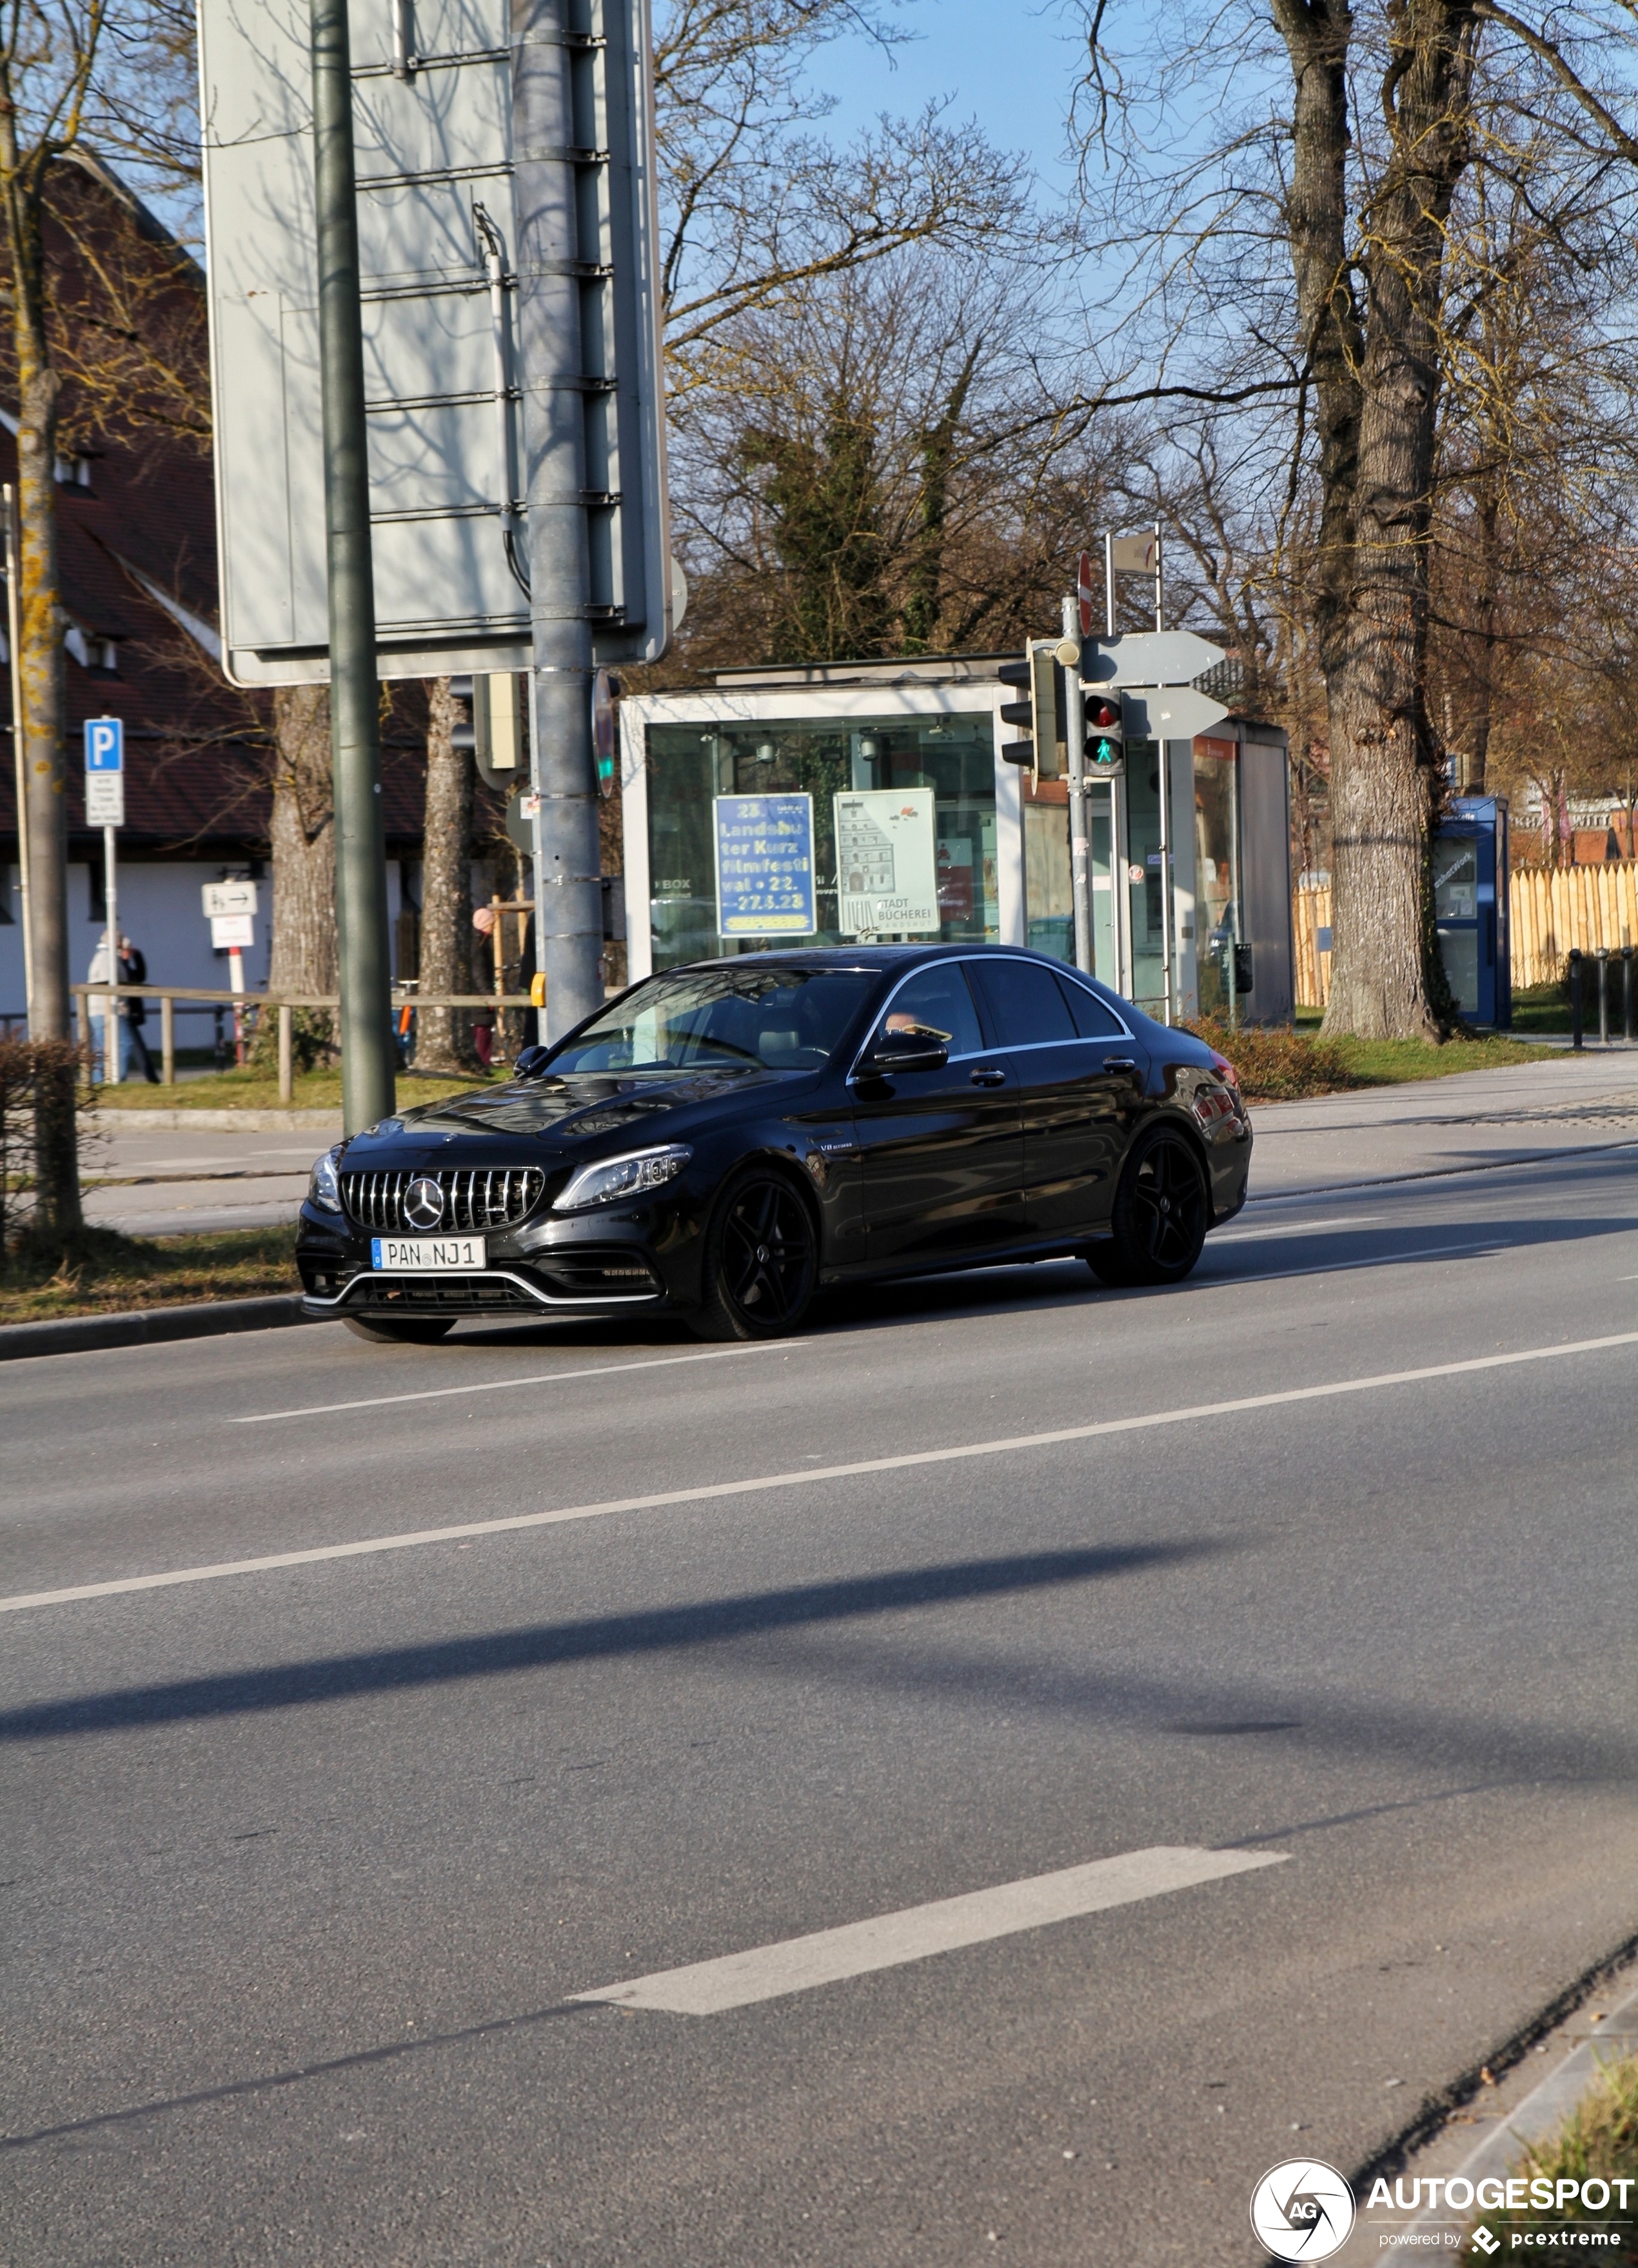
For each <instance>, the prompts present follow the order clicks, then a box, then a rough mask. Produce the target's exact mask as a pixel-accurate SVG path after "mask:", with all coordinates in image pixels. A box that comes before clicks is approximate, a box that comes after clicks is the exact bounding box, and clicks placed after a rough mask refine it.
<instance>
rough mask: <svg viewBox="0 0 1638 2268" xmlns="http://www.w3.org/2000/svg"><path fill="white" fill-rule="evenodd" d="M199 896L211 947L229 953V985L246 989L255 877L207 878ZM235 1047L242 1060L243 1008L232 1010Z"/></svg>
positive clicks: (235, 989)
mask: <svg viewBox="0 0 1638 2268" xmlns="http://www.w3.org/2000/svg"><path fill="white" fill-rule="evenodd" d="M200 896H201V898H202V901H203V904H204V909H205V917H206V919H207V920H208V921H209V924H210V949H211V951H212V952H213V953H225V954H227V971H228V976H227V981H228V989H229V990H230V991H232V992H240V993H242V992H243V991H244V990H245V961H244V955H245V951H246V946H253V945H254V943H255V942H256V908H257V903H258V895H257V890H256V885H255V884H254V883H253V882H252V881H248V880H246V881H235V882H206V883H205V884H204V885H203V886H202V889H201V891H200ZM233 1051H234V1054H235V1056H236V1057H238V1059H239V1062H240V1063H243V1062H244V1060H245V1026H244V1016H243V1011H242V1010H240V1009H239V1008H238V1007H235V1008H234V1011H233Z"/></svg>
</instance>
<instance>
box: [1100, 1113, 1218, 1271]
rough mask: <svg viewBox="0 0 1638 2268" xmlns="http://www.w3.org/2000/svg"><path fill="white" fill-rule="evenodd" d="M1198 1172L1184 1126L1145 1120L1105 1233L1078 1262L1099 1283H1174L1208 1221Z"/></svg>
mask: <svg viewBox="0 0 1638 2268" xmlns="http://www.w3.org/2000/svg"><path fill="white" fill-rule="evenodd" d="M1210 1217H1211V1215H1210V1200H1209V1198H1208V1196H1207V1191H1206V1175H1205V1172H1204V1170H1203V1168H1202V1167H1201V1162H1200V1160H1199V1158H1198V1157H1197V1155H1196V1154H1195V1151H1194V1145H1193V1143H1191V1142H1190V1140H1189V1138H1188V1137H1187V1136H1186V1134H1178V1133H1174V1132H1173V1131H1172V1129H1171V1128H1170V1127H1169V1126H1151V1127H1150V1129H1149V1130H1148V1131H1147V1132H1146V1133H1143V1134H1140V1135H1139V1136H1138V1138H1137V1140H1136V1141H1135V1143H1134V1144H1133V1145H1132V1149H1131V1152H1130V1154H1129V1155H1128V1159H1127V1161H1126V1167H1125V1169H1124V1171H1123V1172H1122V1174H1121V1175H1120V1185H1119V1187H1118V1188H1117V1189H1116V1190H1115V1199H1114V1204H1113V1207H1112V1208H1111V1211H1110V1218H1109V1226H1110V1231H1111V1233H1110V1236H1109V1240H1108V1241H1107V1242H1106V1243H1103V1244H1095V1245H1093V1246H1092V1248H1091V1250H1090V1251H1089V1252H1088V1253H1087V1255H1086V1264H1087V1266H1088V1267H1089V1268H1090V1269H1091V1271H1092V1273H1093V1275H1094V1276H1096V1277H1097V1278H1098V1281H1099V1283H1102V1284H1109V1285H1115V1286H1117V1287H1122V1286H1126V1285H1139V1284H1180V1283H1181V1282H1182V1281H1183V1279H1184V1278H1185V1277H1186V1276H1187V1275H1189V1274H1191V1273H1192V1272H1193V1270H1194V1263H1196V1261H1198V1259H1199V1258H1200V1256H1201V1248H1203V1246H1204V1244H1205V1241H1206V1231H1207V1229H1208V1226H1210Z"/></svg>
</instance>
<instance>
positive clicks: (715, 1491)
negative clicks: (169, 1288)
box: [0, 1331, 1638, 1614]
mask: <svg viewBox="0 0 1638 2268" xmlns="http://www.w3.org/2000/svg"><path fill="white" fill-rule="evenodd" d="M1625 1346H1638V1331H1615V1332H1612V1333H1611V1334H1610V1336H1609V1337H1605V1338H1597V1339H1566V1340H1564V1341H1562V1342H1561V1344H1559V1345H1557V1346H1539V1347H1523V1348H1521V1349H1519V1350H1518V1351H1517V1352H1516V1353H1513V1354H1483V1355H1476V1356H1472V1357H1470V1358H1468V1359H1466V1360H1465V1361H1462V1362H1436V1363H1429V1364H1427V1365H1426V1366H1424V1367H1422V1368H1421V1369H1419V1370H1385V1371H1378V1372H1376V1373H1373V1374H1372V1375H1371V1376H1370V1377H1365V1378H1338V1379H1333V1380H1331V1381H1328V1382H1327V1383H1326V1385H1324V1386H1289V1387H1286V1388H1282V1390H1281V1391H1279V1392H1277V1393H1274V1394H1245V1395H1238V1396H1237V1397H1236V1399H1235V1400H1233V1401H1231V1402H1194V1403H1188V1404H1187V1405H1186V1407H1184V1408H1182V1409H1179V1410H1150V1411H1147V1412H1145V1413H1144V1414H1143V1415H1142V1416H1141V1417H1136V1418H1100V1419H1099V1420H1098V1422H1097V1423H1096V1424H1095V1425H1062V1426H1058V1427H1055V1428H1054V1430H1053V1431H1052V1432H1049V1433H1010V1434H1006V1435H1003V1436H1002V1437H1001V1438H999V1439H998V1440H993V1441H963V1442H961V1443H959V1445H957V1446H955V1447H951V1448H947V1449H912V1450H907V1451H905V1452H904V1453H903V1454H900V1455H899V1456H896V1457H868V1458H864V1459H863V1460H861V1461H860V1462H858V1463H856V1464H851V1465H810V1466H809V1467H807V1469H805V1470H804V1471H802V1472H795V1473H759V1474H757V1475H756V1476H754V1477H753V1478H752V1479H750V1480H744V1481H705V1482H702V1483H701V1484H700V1486H699V1487H697V1488H684V1489H664V1490H660V1491H657V1492H656V1493H655V1494H653V1495H651V1496H624V1497H613V1498H611V1499H608V1500H607V1501H606V1502H604V1503H601V1504H571V1505H564V1506H561V1507H560V1508H558V1509H557V1510H555V1511H552V1512H520V1513H511V1514H510V1515H509V1516H507V1517H506V1518H505V1519H502V1520H470V1521H463V1522H462V1523H461V1525H460V1526H459V1527H458V1528H410V1529H407V1530H405V1531H403V1532H401V1533H400V1534H398V1535H365V1536H360V1537H359V1538H358V1540H357V1541H356V1543H320V1544H315V1545H313V1546H312V1547H310V1548H309V1549H308V1550H305V1551H271V1552H267V1553H265V1554H263V1555H262V1556H261V1557H259V1558H255V1559H221V1560H217V1561H216V1562H215V1563H214V1564H213V1565H209V1566H203V1567H173V1568H171V1569H169V1570H168V1571H167V1572H165V1573H164V1574H160V1575H122V1576H120V1577H118V1578H117V1579H116V1580H114V1581H112V1582H107V1583H76V1584H74V1585H72V1586H70V1587H68V1588H66V1589H63V1590H59V1591H18V1592H16V1593H14V1594H12V1596H11V1597H10V1598H0V1614H15V1613H17V1612H18V1609H21V1608H23V1607H62V1606H68V1605H70V1604H71V1603H72V1602H75V1601H77V1600H79V1599H110V1598H113V1597H114V1596H116V1595H117V1594H120V1593H121V1592H125V1591H164V1590H169V1589H170V1588H172V1587H173V1586H174V1585H176V1584H179V1583H213V1582H216V1581H218V1580H220V1579H221V1578H222V1577H223V1576H224V1575H261V1574H266V1573H268V1572H270V1571H271V1570H273V1569H275V1568H278V1567H312V1566H317V1565H319V1564H320V1561H322V1560H326V1559H363V1558H367V1557H370V1556H371V1554H373V1553H375V1552H378V1551H408V1550H415V1548H416V1547H418V1546H419V1545H421V1544H423V1543H457V1542H459V1541H461V1540H462V1539H464V1538H467V1537H471V1536H474V1535H511V1534H514V1533H516V1532H517V1531H518V1530H520V1529H523V1528H555V1527H556V1526H558V1525H560V1524H561V1523H562V1522H563V1521H571V1520H604V1519H606V1518H607V1517H608V1516H609V1514H610V1513H617V1512H657V1511H663V1510H665V1508H667V1507H668V1506H672V1505H675V1504H710V1503H715V1502H721V1501H722V1500H723V1499H726V1498H728V1497H735V1496H760V1495H762V1494H763V1493H765V1492H768V1491H773V1490H775V1489H791V1488H812V1486H813V1485H814V1484H816V1483H818V1482H821V1481H844V1480H857V1479H861V1478H863V1476H865V1475H867V1474H870V1473H898V1472H907V1471H909V1470H910V1469H912V1468H914V1467H915V1466H917V1465H951V1464H959V1462H961V1461H962V1460H963V1459H964V1458H967V1457H999V1456H1008V1455H1012V1454H1017V1451H1019V1450H1020V1449H1051V1448H1056V1447H1061V1445H1062V1444H1063V1443H1064V1442H1066V1441H1095V1440H1101V1439H1102V1438H1103V1437H1105V1435H1108V1434H1112V1433H1143V1432H1150V1431H1151V1430H1152V1429H1154V1428H1155V1427H1157V1426H1162V1425H1192V1424H1193V1423H1194V1421H1195V1419H1196V1418H1233V1417H1238V1416H1240V1415H1241V1414H1242V1413H1244V1412H1245V1411H1246V1410H1277V1409H1280V1408H1282V1406H1283V1405H1284V1404H1286V1403H1295V1402H1326V1401H1329V1400H1332V1399H1333V1398H1334V1397H1336V1396H1337V1395H1344V1394H1371V1393H1376V1392H1377V1391H1378V1390H1380V1389H1381V1388H1385V1387H1389V1386H1417V1385H1420V1384H1421V1383H1422V1382H1423V1381H1425V1380H1428V1379H1433V1378H1465V1377H1471V1376H1472V1375H1473V1374H1474V1373H1476V1372H1479V1371H1484V1370H1509V1369H1512V1368H1514V1367H1515V1366H1517V1365H1518V1364H1520V1363H1525V1362H1557V1361H1560V1360H1561V1359H1564V1358H1565V1357H1566V1356H1568V1355H1573V1354H1599V1353H1602V1352H1604V1351H1606V1350H1607V1349H1609V1348H1611V1347H1625Z"/></svg>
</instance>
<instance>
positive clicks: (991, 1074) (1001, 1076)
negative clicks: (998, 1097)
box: [973, 1069, 1007, 1086]
mask: <svg viewBox="0 0 1638 2268" xmlns="http://www.w3.org/2000/svg"><path fill="white" fill-rule="evenodd" d="M1006 1083H1007V1074H1006V1072H1005V1071H993V1070H988V1069H987V1070H984V1071H974V1072H973V1086H1005V1085H1006Z"/></svg>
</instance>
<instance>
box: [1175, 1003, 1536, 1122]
mask: <svg viewBox="0 0 1638 2268" xmlns="http://www.w3.org/2000/svg"><path fill="white" fill-rule="evenodd" d="M1316 1023H1317V1019H1316ZM1188 1028H1189V1030H1190V1031H1192V1032H1194V1033H1197V1034H1198V1035H1199V1036H1200V1037H1201V1039H1202V1040H1205V1041H1206V1042H1208V1044H1209V1045H1210V1046H1212V1047H1214V1048H1216V1049H1217V1050H1218V1052H1219V1054H1221V1055H1223V1056H1226V1057H1228V1059H1229V1061H1230V1063H1231V1064H1233V1065H1234V1067H1235V1069H1236V1071H1238V1073H1239V1075H1240V1092H1241V1093H1242V1094H1244V1095H1245V1099H1246V1101H1248V1102H1299V1101H1303V1100H1304V1097H1306V1096H1308V1095H1311V1094H1340V1093H1341V1092H1343V1091H1345V1090H1346V1089H1348V1088H1349V1087H1359V1086H1399V1084H1400V1083H1401V1082H1402V1081H1405V1080H1407V1079H1448V1078H1449V1077H1451V1074H1452V1073H1453V1072H1455V1071H1494V1070H1496V1069H1499V1068H1501V1067H1503V1066H1505V1065H1507V1064H1529V1063H1556V1062H1562V1061H1565V1060H1567V1058H1566V1057H1565V1054H1564V1051H1563V1049H1556V1048H1555V1049H1548V1048H1543V1047H1538V1046H1533V1045H1531V1042H1528V1041H1524V1040H1515V1039H1509V1038H1508V1037H1506V1036H1504V1035H1500V1034H1489V1033H1486V1034H1480V1033H1466V1032H1458V1034H1457V1035H1456V1036H1455V1037H1454V1038H1452V1039H1449V1040H1447V1041H1445V1042H1444V1043H1443V1046H1439V1045H1436V1043H1435V1042H1432V1041H1431V1040H1356V1039H1351V1038H1348V1037H1346V1036H1339V1037H1337V1038H1335V1039H1325V1038H1322V1037H1321V1036H1320V1035H1319V1033H1318V1029H1317V1028H1313V1027H1309V1028H1307V1029H1304V1027H1303V1026H1302V1025H1301V1024H1299V1025H1298V1027H1297V1028H1296V1030H1294V1031H1293V1030H1292V1029H1290V1028H1289V1027H1287V1026H1284V1025H1269V1026H1265V1025H1259V1024H1242V1025H1240V1026H1239V1027H1238V1028H1237V1029H1234V1030H1230V1027H1229V1026H1228V1025H1227V1024H1225V1023H1223V1022H1221V1021H1219V1020H1217V1019H1216V1018H1201V1020H1199V1021H1198V1022H1195V1023H1192V1024H1191V1025H1190V1026H1189V1027H1188Z"/></svg>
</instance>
